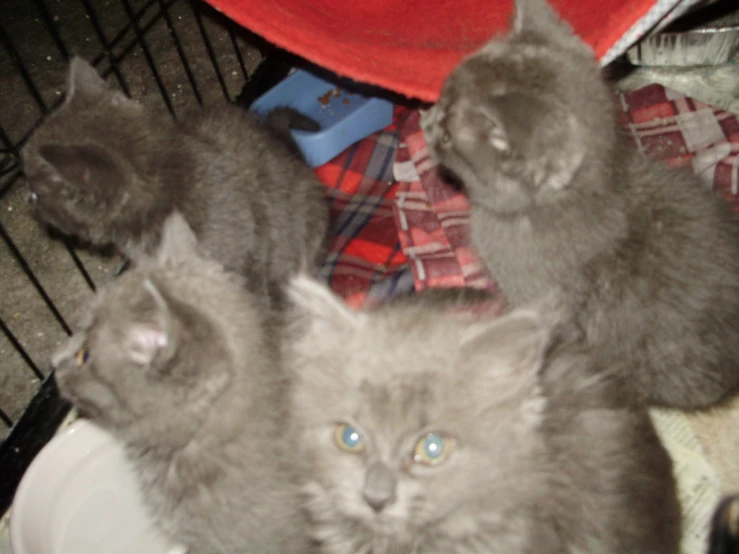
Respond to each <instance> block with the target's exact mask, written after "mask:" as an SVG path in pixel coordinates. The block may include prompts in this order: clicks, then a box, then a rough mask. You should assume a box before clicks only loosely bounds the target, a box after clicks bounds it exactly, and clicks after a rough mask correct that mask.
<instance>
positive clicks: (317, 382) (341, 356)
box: [285, 277, 680, 554]
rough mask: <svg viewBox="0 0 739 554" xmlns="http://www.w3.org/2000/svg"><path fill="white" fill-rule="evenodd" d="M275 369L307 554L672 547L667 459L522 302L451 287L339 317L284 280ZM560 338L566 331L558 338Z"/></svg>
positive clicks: (319, 291) (635, 418)
mask: <svg viewBox="0 0 739 554" xmlns="http://www.w3.org/2000/svg"><path fill="white" fill-rule="evenodd" d="M288 291H289V296H290V298H291V299H292V301H293V303H294V308H293V311H291V312H289V314H290V318H291V323H290V326H289V327H288V329H289V333H288V336H289V340H288V341H286V344H285V352H286V364H287V367H288V368H289V369H291V370H292V371H293V372H294V374H295V375H294V378H295V380H296V382H295V384H294V387H293V389H292V390H293V393H292V411H293V412H292V419H293V421H292V425H293V429H294V432H295V437H296V438H295V443H296V445H297V449H298V454H299V460H301V462H302V463H303V466H304V467H303V481H304V486H303V490H304V494H305V495H306V499H307V508H308V510H309V512H310V515H311V518H312V522H313V526H314V530H313V533H314V537H315V538H316V539H317V540H318V541H319V542H320V544H321V549H322V550H321V552H322V553H324V554H408V553H413V554H440V553H444V554H483V553H484V554H495V553H500V554H534V553H536V554H554V553H556V554H565V553H575V552H580V553H585V552H592V553H595V552H597V553H599V554H609V553H610V554H624V553H626V552H639V553H650V554H668V553H670V554H676V553H677V552H678V544H679V539H680V510H679V506H678V502H677V499H676V491H675V483H674V480H673V476H672V473H671V461H670V458H669V456H668V454H667V453H666V451H665V450H664V448H663V447H662V445H661V443H660V441H659V439H658V437H657V435H656V433H655V431H654V428H653V427H652V424H651V420H650V419H649V416H648V414H647V413H646V411H645V409H644V408H643V406H642V405H640V404H636V403H634V402H632V401H631V400H630V396H629V395H627V394H624V393H623V392H622V390H621V387H620V385H619V383H618V381H616V380H615V379H612V378H610V377H609V375H608V372H604V371H599V370H598V368H596V367H594V366H593V361H592V360H591V359H590V358H589V356H588V355H587V354H586V353H585V352H584V351H582V350H580V349H578V348H577V347H576V346H569V347H564V346H563V347H560V348H559V349H558V350H557V351H556V352H554V353H551V352H549V343H550V340H552V337H551V334H552V333H554V329H552V330H550V328H549V326H548V325H543V323H542V322H543V321H544V320H543V319H542V318H541V317H540V316H539V314H538V313H537V312H536V311H533V310H529V309H519V310H516V311H514V312H512V313H510V314H508V315H506V316H503V317H501V318H499V319H490V318H481V317H479V316H477V315H475V314H473V313H467V312H465V311H459V310H455V309H451V308H452V307H454V306H457V307H459V306H463V305H465V304H467V303H468V300H471V299H472V298H471V297H470V296H466V295H459V296H458V297H457V300H458V301H459V302H454V301H453V300H452V298H451V297H449V296H447V297H441V296H432V297H431V301H430V302H428V303H427V302H425V301H424V300H423V297H421V298H419V299H416V300H414V301H409V300H408V299H404V300H402V301H400V302H397V303H392V304H390V305H387V306H384V307H382V308H380V309H379V310H377V311H374V312H354V311H352V310H350V309H349V308H347V307H346V306H345V305H344V303H343V302H342V301H341V300H340V299H339V298H337V297H335V296H334V295H333V294H332V293H331V292H330V291H328V290H327V289H326V288H325V287H323V286H322V285H320V284H318V283H317V282H315V281H313V280H311V279H308V278H306V277H297V278H296V279H295V280H293V282H292V284H291V285H290V286H289V288H288ZM569 344H571V345H573V344H575V343H569Z"/></svg>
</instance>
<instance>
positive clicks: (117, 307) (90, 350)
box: [52, 214, 263, 441]
mask: <svg viewBox="0 0 739 554" xmlns="http://www.w3.org/2000/svg"><path fill="white" fill-rule="evenodd" d="M195 244H196V241H195V237H194V235H193V234H192V231H191V230H190V229H189V227H187V224H186V223H185V221H184V219H183V218H181V217H180V216H179V215H178V214H175V215H174V216H171V217H170V220H168V221H167V223H166V224H165V227H164V232H163V239H162V245H161V248H160V251H159V253H158V258H157V259H152V260H142V261H141V263H139V264H137V267H136V268H135V269H133V270H130V271H128V272H126V273H124V274H123V275H121V276H120V277H119V278H117V279H116V280H115V281H113V282H112V283H111V284H109V285H108V286H107V287H106V288H105V289H104V290H102V291H101V292H99V293H98V294H97V295H96V297H95V298H94V300H93V302H92V306H91V309H90V310H89V313H88V314H87V320H86V321H85V322H84V323H83V325H82V329H81V330H80V331H79V332H77V333H76V334H74V335H73V336H72V337H71V338H70V339H68V340H67V342H66V343H65V344H63V345H62V346H61V347H60V348H59V349H58V350H57V351H56V352H55V353H54V355H53V356H52V366H53V368H54V369H55V371H56V379H57V382H58V384H59V389H60V391H61V394H62V396H63V397H65V398H67V399H68V400H70V401H71V402H73V403H74V404H75V405H77V406H78V407H79V408H80V410H81V412H82V413H83V414H84V415H86V416H87V417H89V418H90V419H92V420H93V421H96V422H97V423H99V424H101V425H102V426H104V427H106V428H108V429H110V430H112V431H114V432H120V433H122V434H124V435H125V434H127V433H136V432H137V429H140V428H142V427H145V426H148V427H149V428H159V429H160V430H166V431H167V433H166V434H168V435H169V436H170V439H169V440H172V441H180V440H182V441H186V440H187V439H188V436H186V433H188V432H194V429H196V428H197V423H198V422H199V421H201V420H204V419H205V418H206V417H207V414H208V413H209V412H210V410H211V409H212V406H213V404H214V403H215V401H216V399H218V398H219V397H220V396H221V395H222V394H224V392H225V391H226V390H227V389H228V387H232V386H233V385H234V378H235V377H234V373H235V370H234V367H235V365H236V364H237V362H235V360H237V359H238V358H240V357H242V356H243V357H244V359H248V355H249V354H251V355H253V357H254V363H260V362H261V360H260V357H261V356H263V354H262V352H261V351H260V345H261V343H260V341H261V331H260V325H259V322H258V318H257V315H256V312H255V314H254V315H252V314H251V313H250V310H251V309H252V305H251V304H250V303H249V301H248V300H249V299H248V298H247V297H246V296H245V294H246V293H245V292H244V291H243V288H242V283H241V281H239V280H238V279H237V278H236V277H233V276H231V275H229V274H227V273H225V272H223V271H222V269H221V267H220V266H218V265H217V264H215V263H214V262H212V261H210V260H206V259H204V258H201V257H199V255H198V254H197V252H195V251H194V246H195ZM244 313H245V314H246V315H244ZM236 324H238V325H240V331H239V332H240V333H243V335H244V338H243V340H241V341H240V342H239V346H238V347H236V346H234V339H233V337H232V336H231V335H232V334H233V333H232V332H231V328H232V327H234V326H235V325H236ZM255 345H256V346H255ZM180 432H182V433H185V435H179V433H180Z"/></svg>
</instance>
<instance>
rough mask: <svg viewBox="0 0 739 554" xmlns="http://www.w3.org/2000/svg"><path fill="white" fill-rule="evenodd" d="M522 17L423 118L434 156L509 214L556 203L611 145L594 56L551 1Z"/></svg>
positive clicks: (451, 82)
mask: <svg viewBox="0 0 739 554" xmlns="http://www.w3.org/2000/svg"><path fill="white" fill-rule="evenodd" d="M515 9H516V12H515V19H514V24H513V29H512V31H511V33H510V34H509V35H508V36H507V37H505V38H500V37H496V38H494V39H493V40H491V41H490V42H489V43H488V44H487V45H485V46H484V47H483V48H482V49H481V50H479V51H478V52H477V53H475V54H473V55H471V56H470V57H468V58H467V59H466V60H464V61H463V62H462V63H461V64H460V65H459V66H458V67H457V68H456V69H455V70H454V71H453V72H452V73H451V75H450V76H449V77H448V79H447V81H446V83H445V84H444V87H443V89H442V92H441V96H440V98H439V101H438V103H437V104H436V105H435V106H433V107H432V108H431V109H430V110H428V111H427V112H426V113H425V114H424V115H423V117H422V120H421V126H422V128H423V130H424V133H425V136H426V141H427V143H428V147H429V152H430V154H431V156H432V157H433V158H434V159H435V160H436V161H437V162H438V163H439V164H441V165H442V166H443V167H444V168H446V169H447V170H448V171H450V172H451V173H452V174H453V175H454V176H456V177H457V178H458V179H459V180H460V181H461V182H462V183H463V184H464V186H465V187H466V188H467V191H468V193H469V195H470V198H471V200H472V201H473V202H477V203H479V204H482V205H484V206H485V207H487V208H489V209H491V210H493V211H496V212H500V213H515V212H519V211H522V210H525V209H526V208H528V207H529V206H531V205H532V204H534V203H536V202H538V201H540V200H542V199H545V198H547V197H550V196H554V195H557V194H558V193H560V192H561V191H562V190H563V189H566V188H567V187H568V186H569V185H571V183H572V181H573V178H574V177H575V175H576V174H577V173H578V172H579V171H580V170H581V168H582V166H583V165H584V164H586V163H587V164H595V163H597V162H598V157H599V156H601V153H600V152H601V150H602V149H603V146H602V144H601V143H603V141H604V140H605V141H608V140H610V139H609V138H608V136H609V130H608V129H609V125H610V123H611V121H610V118H611V115H610V113H609V111H608V110H610V106H611V103H612V102H611V99H610V97H609V95H608V92H607V89H606V88H605V85H604V83H603V82H602V80H601V79H600V76H599V67H598V65H597V63H596V61H595V59H594V58H593V54H592V52H591V51H590V49H589V48H588V47H587V46H586V45H585V44H584V43H583V42H581V41H580V39H579V38H577V37H576V36H575V35H574V34H573V32H572V29H571V28H570V27H569V25H567V23H565V22H564V21H562V20H561V19H559V17H558V16H557V15H556V14H555V13H554V11H553V10H552V9H551V8H550V7H549V6H548V5H547V4H546V2H545V1H544V0H517V2H516V8H515ZM593 137H598V138H593ZM603 137H605V138H603ZM599 149H600V150H599ZM593 157H595V158H596V159H592V158H593Z"/></svg>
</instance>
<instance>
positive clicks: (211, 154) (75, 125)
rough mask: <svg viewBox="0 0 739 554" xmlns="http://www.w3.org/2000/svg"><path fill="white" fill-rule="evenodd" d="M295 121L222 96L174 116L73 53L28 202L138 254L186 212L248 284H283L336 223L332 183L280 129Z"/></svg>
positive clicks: (77, 232)
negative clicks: (328, 191)
mask: <svg viewBox="0 0 739 554" xmlns="http://www.w3.org/2000/svg"><path fill="white" fill-rule="evenodd" d="M291 116H293V117H291ZM295 117H296V116H295V113H294V112H292V113H288V112H287V111H286V110H284V109H279V110H278V111H276V112H275V113H274V114H272V115H271V116H268V118H267V121H266V124H264V125H263V124H261V123H260V122H259V121H257V120H256V119H255V117H254V116H253V115H252V114H250V113H248V112H246V111H245V110H243V109H241V108H239V107H236V106H232V105H227V104H223V105H218V106H213V107H207V108H202V109H200V110H197V111H193V112H191V113H189V114H187V115H186V116H185V117H184V118H183V119H182V120H180V121H174V120H173V119H171V118H170V116H169V114H166V113H165V114H159V113H154V112H151V111H149V110H147V109H145V108H144V107H143V106H141V105H140V104H138V103H137V102H135V101H133V100H131V99H129V98H127V97H126V96H125V95H124V94H123V93H121V92H119V91H116V90H113V89H112V88H109V87H108V86H107V85H106V83H105V82H104V81H103V80H102V79H101V78H100V76H99V75H98V74H97V73H96V72H95V70H94V69H93V68H92V66H90V65H89V64H88V63H87V62H85V61H83V60H82V59H80V58H74V59H72V61H71V64H70V69H69V79H68V86H67V92H66V99H65V102H64V104H63V105H62V107H61V108H60V109H59V110H57V111H56V112H55V113H54V114H52V116H51V117H49V119H48V120H47V121H45V122H44V123H43V124H42V126H41V127H40V128H39V129H38V130H37V131H36V133H35V134H34V135H33V136H32V137H31V140H30V141H29V143H28V145H27V146H26V147H25V148H24V149H23V152H22V157H23V167H24V172H25V174H26V177H27V182H28V187H29V200H30V201H31V203H32V204H33V208H34V212H35V214H36V215H37V217H38V218H39V219H40V220H41V221H43V222H45V223H48V224H50V225H51V226H53V227H55V228H57V229H58V230H60V231H61V232H63V233H65V234H68V235H73V236H76V237H78V238H81V239H83V240H85V241H87V242H90V243H92V244H94V245H98V246H102V245H106V244H110V243H112V244H114V245H115V246H116V247H117V248H118V250H120V251H121V252H122V253H124V254H125V255H126V256H128V257H129V258H132V259H134V260H135V259H136V258H138V257H139V256H140V255H141V253H142V252H143V253H151V252H152V251H153V250H154V249H155V248H156V245H157V244H158V242H159V237H160V233H161V228H162V224H163V221H164V220H165V218H166V217H167V216H168V215H169V214H170V213H172V211H173V210H175V209H177V210H179V211H180V212H181V213H182V214H183V215H184V216H185V219H186V220H187V222H188V223H189V224H190V226H191V227H192V228H193V230H194V231H195V233H196V234H197V236H198V238H199V239H200V241H201V242H202V244H203V247H204V248H205V250H206V251H207V252H209V253H210V254H211V255H212V256H213V257H214V258H215V259H216V260H218V261H219V262H221V263H222V264H224V265H225V267H226V268H227V269H229V270H233V271H237V272H239V273H241V274H242V275H245V276H246V277H248V279H249V284H250V288H251V290H253V291H255V292H265V291H270V292H274V290H273V289H274V288H275V285H280V284H281V283H283V282H284V281H285V280H286V278H287V276H289V275H291V274H292V273H294V272H295V271H296V270H297V269H298V268H300V267H302V266H306V267H307V268H308V269H311V268H313V266H314V264H315V263H316V262H317V261H318V260H319V259H320V257H321V255H322V254H323V247H324V243H325V239H326V234H327V229H328V220H329V213H328V205H327V203H326V200H325V196H324V193H323V187H322V185H321V183H320V182H319V181H318V179H317V178H316V177H315V176H314V175H313V172H312V171H311V170H310V169H309V168H308V167H307V166H306V165H305V164H304V163H303V162H302V160H300V159H299V158H298V156H296V155H294V154H295V148H296V146H295V145H294V144H292V143H290V142H287V143H286V142H285V140H284V139H285V138H286V137H288V136H289V131H288V129H281V128H280V127H281V126H285V127H286V126H287V125H289V124H290V123H291V122H294V120H295ZM311 123H314V122H312V121H311ZM298 124H300V125H301V126H303V127H305V126H306V121H304V120H299V121H298ZM277 289H279V286H277Z"/></svg>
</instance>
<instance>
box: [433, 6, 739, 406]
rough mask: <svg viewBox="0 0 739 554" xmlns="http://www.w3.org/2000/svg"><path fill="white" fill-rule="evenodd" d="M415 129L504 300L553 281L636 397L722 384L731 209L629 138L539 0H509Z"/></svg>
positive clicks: (707, 390) (732, 296)
mask: <svg viewBox="0 0 739 554" xmlns="http://www.w3.org/2000/svg"><path fill="white" fill-rule="evenodd" d="M422 126H423V129H424V132H425V135H426V139H427V142H428V146H429V150H430V152H431V155H432V156H433V157H434V158H435V159H436V160H437V161H438V162H439V163H440V164H441V165H442V166H443V167H445V168H447V169H448V170H449V171H451V173H452V174H454V175H455V176H456V177H457V178H458V179H460V180H461V182H462V183H463V185H464V187H465V188H466V191H467V193H468V195H469V198H470V204H471V237H472V243H473V246H474V247H475V248H476V250H477V252H478V254H479V256H480V257H481V259H482V261H483V262H484V264H485V265H486V266H487V267H488V269H489V270H490V272H491V274H492V276H493V277H494V278H495V280H496V281H497V282H498V284H499V285H500V287H501V289H502V291H503V292H504V293H505V294H506V296H507V297H508V299H509V300H510V301H511V303H512V304H513V305H521V304H524V303H527V302H529V301H531V300H533V299H535V298H538V297H540V296H541V295H542V294H543V293H545V292H547V291H550V290H551V289H552V288H554V287H562V288H563V289H564V290H565V294H566V295H570V296H571V298H570V299H569V300H567V302H569V303H570V304H571V305H572V308H573V313H574V314H575V315H576V317H577V319H578V323H579V325H580V326H581V328H582V329H583V330H584V331H585V332H586V333H587V335H588V336H589V339H590V340H591V342H592V344H593V345H595V347H596V348H597V349H598V354H599V356H601V357H602V358H603V360H604V364H605V365H606V366H608V367H613V366H614V365H615V364H617V363H621V362H623V363H622V367H623V371H624V372H626V373H627V377H628V382H629V383H630V384H631V385H632V386H633V390H634V391H635V393H636V394H637V395H638V396H639V397H640V398H642V399H645V400H647V401H649V402H651V403H654V404H661V405H666V406H673V407H679V408H701V407H706V406H709V405H711V404H713V403H716V402H718V401H721V400H723V399H724V398H725V397H726V396H727V395H728V394H730V393H732V392H733V391H735V390H736V388H737V385H738V384H739V366H738V365H737V364H738V363H739V362H738V360H739V226H738V225H737V219H736V217H735V215H734V214H733V213H731V211H730V210H729V208H728V206H727V204H726V203H725V202H724V201H723V200H721V199H720V198H718V197H717V196H716V195H715V194H714V193H713V192H712V191H710V190H709V189H707V188H706V187H704V186H703V185H702V184H701V183H699V181H698V180H697V179H696V178H695V177H694V176H693V175H691V174H689V173H687V172H686V171H682V170H673V169H668V168H666V167H661V166H658V165H657V164H655V163H653V162H650V161H648V160H646V159H645V158H644V157H643V156H642V155H641V154H639V153H638V152H636V150H634V149H633V148H632V146H631V144H629V143H628V139H627V137H626V136H625V134H623V133H622V130H621V127H620V125H619V124H618V123H617V121H616V118H615V109H614V105H613V95H612V93H611V91H610V90H609V87H608V86H607V85H606V83H605V81H604V80H603V78H602V76H601V74H600V69H599V67H598V64H597V63H596V61H595V59H594V58H593V54H592V52H591V51H590V49H589V48H588V47H587V46H586V45H585V44H584V43H583V42H582V41H581V40H580V39H579V38H577V37H576V36H575V35H574V34H573V33H572V30H571V29H570V27H569V26H568V25H567V24H566V23H565V22H563V21H562V20H560V19H559V18H558V17H557V16H556V14H555V13H554V12H553V11H552V9H551V8H550V7H549V6H548V5H547V4H546V3H545V2H544V1H543V0H518V2H517V4H516V14H515V21H514V26H513V31H512V32H511V33H510V35H509V36H507V37H505V38H496V39H494V40H492V41H491V42H489V43H488V44H487V45H486V46H484V47H483V48H482V49H481V50H480V51H479V52H477V53H476V54H473V55H472V56H470V57H468V58H467V59H466V60H464V61H463V62H462V63H461V64H460V65H459V66H458V67H457V68H456V69H455V70H454V71H453V73H452V74H451V75H450V76H449V78H448V79H447V81H446V83H445V85H444V88H443V90H442V94H441V98H440V99H439V102H438V103H437V104H436V105H435V106H434V107H433V108H432V109H431V110H429V111H428V112H427V113H426V114H425V116H424V117H423V119H422Z"/></svg>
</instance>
